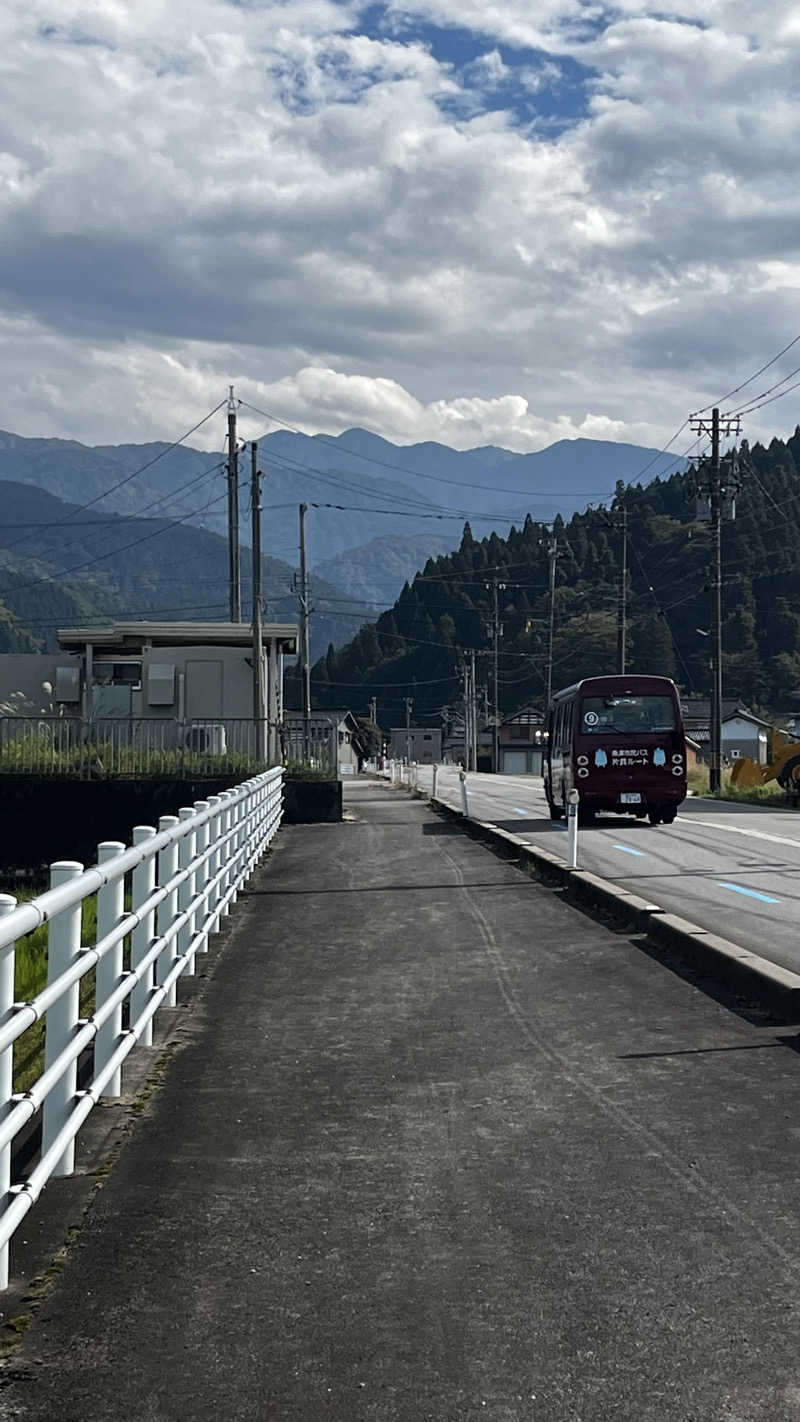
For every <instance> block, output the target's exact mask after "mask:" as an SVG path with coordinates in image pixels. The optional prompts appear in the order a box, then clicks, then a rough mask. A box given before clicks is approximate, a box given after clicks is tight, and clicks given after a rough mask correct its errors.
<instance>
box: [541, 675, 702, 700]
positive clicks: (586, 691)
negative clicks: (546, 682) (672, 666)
mask: <svg viewBox="0 0 800 1422" xmlns="http://www.w3.org/2000/svg"><path fill="white" fill-rule="evenodd" d="M579 692H580V693H581V695H583V696H624V695H625V694H626V693H627V694H628V695H630V696H646V695H647V693H648V692H650V693H651V694H652V695H654V696H657V695H659V693H660V694H661V695H662V696H673V695H674V696H675V697H676V698H677V696H678V688H677V687H676V685H675V683H674V681H672V680H671V679H670V677H668V676H645V675H642V676H640V675H637V674H633V673H631V674H628V673H626V674H625V676H620V675H615V676H587V677H584V678H583V680H582V681H576V682H575V683H574V684H573V685H572V686H565V687H564V689H563V690H562V691H557V692H556V693H555V695H554V697H553V700H554V701H566V700H571V699H572V698H573V697H574V696H577V695H578V693H579Z"/></svg>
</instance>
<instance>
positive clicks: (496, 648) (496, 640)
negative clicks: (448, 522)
mask: <svg viewBox="0 0 800 1422" xmlns="http://www.w3.org/2000/svg"><path fill="white" fill-rule="evenodd" d="M484 586H485V587H486V588H487V590H488V591H489V592H491V594H492V620H491V623H490V625H489V632H490V635H491V638H492V657H493V674H494V723H493V732H494V734H493V736H492V769H493V770H494V772H495V774H497V771H498V768H499V764H500V674H499V662H500V638H501V637H502V635H503V625H502V623H501V621H500V608H499V602H498V593H500V592H503V591H505V586H506V585H505V583H498V581H497V574H496V573H495V575H494V578H493V580H492V582H491V583H485V584H484Z"/></svg>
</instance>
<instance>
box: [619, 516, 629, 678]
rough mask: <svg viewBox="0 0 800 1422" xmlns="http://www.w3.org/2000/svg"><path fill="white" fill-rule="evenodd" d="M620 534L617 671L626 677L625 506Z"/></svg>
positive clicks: (626, 534)
mask: <svg viewBox="0 0 800 1422" xmlns="http://www.w3.org/2000/svg"><path fill="white" fill-rule="evenodd" d="M620 515H621V517H620V524H619V528H620V534H621V537H622V548H621V551H620V578H619V618H618V622H617V671H618V672H619V674H620V676H624V675H625V672H626V671H627V665H626V663H627V637H628V506H627V504H623V505H622V508H621V509H620Z"/></svg>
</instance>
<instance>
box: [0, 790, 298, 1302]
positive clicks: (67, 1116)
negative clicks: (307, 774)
mask: <svg viewBox="0 0 800 1422" xmlns="http://www.w3.org/2000/svg"><path fill="white" fill-rule="evenodd" d="M282 796H283V772H282V770H281V769H280V768H277V769H275V770H269V771H267V772H266V773H265V774H263V775H259V776H257V777H255V778H254V779H252V780H248V781H246V782H245V783H244V784H242V785H239V786H237V787H236V789H234V790H227V791H225V792H224V793H223V794H221V795H212V796H210V797H209V799H208V800H198V801H196V803H195V804H194V806H192V807H191V808H186V809H182V810H180V811H179V813H178V815H177V816H176V815H163V816H162V817H161V819H160V820H159V823H158V828H157V829H156V828H154V827H153V826H150V825H140V826H139V827H138V828H137V829H135V830H134V832H133V845H132V847H131V848H129V849H126V848H125V845H123V844H120V843H117V842H116V841H115V842H107V843H104V844H101V845H100V846H99V847H98V862H97V864H96V865H95V866H94V867H92V868H90V869H84V867H83V865H82V864H78V863H76V862H74V861H71V860H65V861H62V862H61V863H58V864H53V865H52V866H51V871H50V876H51V877H50V888H49V889H48V890H47V891H46V892H45V893H43V894H40V895H39V896H38V897H37V898H35V899H32V900H31V901H30V902H29V903H25V904H17V902H16V900H15V899H14V898H12V897H11V896H10V895H8V894H0V1288H5V1287H6V1285H7V1283H8V1251H9V1241H10V1240H11V1237H12V1235H13V1234H14V1231H15V1230H16V1229H17V1227H18V1226H19V1224H20V1223H21V1221H22V1220H23V1219H24V1217H25V1215H26V1214H27V1212H28V1210H29V1209H30V1208H31V1206H32V1205H33V1204H34V1203H35V1201H36V1200H37V1199H38V1197H39V1195H40V1194H41V1191H42V1189H43V1187H44V1186H45V1184H46V1183H47V1181H48V1180H49V1179H50V1178H51V1176H58V1175H71V1174H72V1171H73V1169H74V1162H75V1139H76V1136H77V1135H78V1132H79V1130H80V1128H81V1126H82V1125H83V1122H84V1121H85V1120H86V1118H87V1116H88V1115H89V1113H90V1112H91V1110H92V1108H93V1107H94V1106H95V1105H96V1104H97V1102H98V1100H99V1099H100V1097H101V1096H102V1097H114V1096H119V1095H120V1093H121V1089H122V1064H123V1062H124V1061H125V1058H126V1057H127V1056H128V1053H129V1052H130V1051H131V1050H132V1048H133V1047H134V1046H135V1045H136V1043H137V1042H141V1043H142V1044H143V1045H146V1046H149V1045H151V1044H152V1033H153V1018H154V1016H155V1014H156V1012H157V1010H158V1008H159V1007H160V1006H161V1005H162V1004H166V1005H167V1006H174V1004H175V1001H176V985H177V981H178V978H179V977H180V976H181V974H183V973H186V974H187V975H188V974H192V973H193V972H194V960H195V955H196V954H197V953H203V952H206V951H207V949H208V938H209V935H210V934H212V933H215V932H216V931H217V929H218V928H219V921H220V918H222V917H224V916H226V915H227V914H228V912H229V909H230V906H231V904H233V903H235V902H236V898H237V895H238V892H239V890H240V888H241V886H242V884H243V883H244V882H245V880H246V879H247V878H248V876H249V874H250V873H251V871H252V869H253V867H254V866H255V864H256V862H257V861H258V859H259V858H260V856H261V855H262V854H263V852H264V851H265V849H266V848H267V847H268V845H269V843H270V841H271V840H272V838H273V836H274V835H275V833H276V831H277V829H278V826H279V824H280V819H281V806H282ZM126 890H127V894H126ZM95 896H96V907H97V928H96V933H95V934H94V935H93V937H94V942H93V943H92V945H91V946H89V947H84V946H83V944H82V933H81V922H82V907H83V904H84V901H85V900H88V899H91V898H93V897H95ZM126 897H129V901H130V907H129V908H128V907H126ZM45 923H46V924H47V926H48V949H47V986H46V987H45V988H43V990H42V991H41V992H38V993H37V994H36V996H35V997H33V998H31V999H30V1001H27V1002H17V1001H15V999H14V963H15V948H16V944H17V941H18V940H19V939H21V938H23V937H24V935H25V934H27V933H31V932H32V931H33V930H35V929H37V928H39V927H40V926H41V925H42V924H45ZM93 971H94V974H95V977H94V991H93V993H92V992H91V987H92V983H91V978H88V979H87V975H88V974H91V973H92V972H93ZM84 980H86V981H84ZM82 983H83V984H84V989H86V988H88V989H89V996H90V999H91V998H93V1005H92V1003H91V1001H90V1004H89V1005H90V1006H91V1007H92V1010H91V1012H90V1013H87V1015H86V1016H82V1010H81V996H82V993H81V984H82ZM83 1008H84V1011H85V1009H86V1000H85V993H84V1003H83ZM123 1009H126V1011H125V1018H124V1019H123ZM42 1019H44V1028H45V1046H44V1063H43V1067H42V1070H41V1071H40V1073H39V1075H38V1076H37V1078H36V1080H35V1081H34V1082H33V1084H32V1085H31V1086H30V1087H29V1088H28V1089H27V1090H26V1091H24V1092H22V1093H20V1094H17V1095H15V1094H14V1086H13V1056H14V1043H15V1042H16V1041H17V1040H18V1039H19V1038H21V1037H22V1036H23V1034H24V1033H25V1032H27V1031H28V1030H29V1029H30V1028H31V1027H32V1026H33V1025H34V1024H35V1023H37V1022H41V1021H42ZM92 1047H93V1064H92V1066H91V1074H90V1077H89V1079H88V1081H87V1083H86V1085H85V1086H84V1087H83V1089H82V1090H78V1080H77V1073H78V1059H79V1058H80V1057H82V1055H83V1054H84V1052H86V1050H87V1049H90V1048H92ZM40 1107H41V1109H42V1145H41V1153H40V1158H39V1160H38V1162H37V1163H36V1164H35V1166H34V1167H33V1169H32V1170H31V1171H30V1173H29V1174H28V1176H27V1178H26V1179H25V1180H23V1181H22V1182H20V1183H19V1184H15V1185H12V1184H11V1154H12V1147H13V1143H14V1140H15V1138H16V1137H17V1135H18V1134H19V1132H20V1131H21V1130H22V1129H23V1127H24V1126H26V1124H27V1123H28V1122H29V1121H30V1120H31V1118H32V1117H33V1116H34V1115H35V1114H36V1112H37V1111H38V1110H39V1108H40Z"/></svg>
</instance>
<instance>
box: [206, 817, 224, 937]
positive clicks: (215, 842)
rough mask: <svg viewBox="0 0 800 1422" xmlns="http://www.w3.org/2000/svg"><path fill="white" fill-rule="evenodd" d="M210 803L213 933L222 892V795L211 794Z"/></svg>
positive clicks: (217, 924)
mask: <svg viewBox="0 0 800 1422" xmlns="http://www.w3.org/2000/svg"><path fill="white" fill-rule="evenodd" d="M208 803H209V805H210V806H211V808H212V810H213V812H214V813H213V814H212V816H211V819H210V820H209V843H210V844H211V846H212V854H211V858H210V860H209V872H210V875H211V883H212V888H211V891H210V894H209V901H208V907H209V909H211V910H213V912H214V919H213V922H212V924H211V928H210V930H209V931H210V932H211V933H217V932H218V931H219V913H218V912H217V905H218V904H219V901H220V897H221V894H220V886H219V883H217V882H216V880H217V875H218V874H219V870H220V852H219V837H220V834H221V833H222V809H221V805H222V796H221V795H209V797H208Z"/></svg>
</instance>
